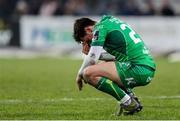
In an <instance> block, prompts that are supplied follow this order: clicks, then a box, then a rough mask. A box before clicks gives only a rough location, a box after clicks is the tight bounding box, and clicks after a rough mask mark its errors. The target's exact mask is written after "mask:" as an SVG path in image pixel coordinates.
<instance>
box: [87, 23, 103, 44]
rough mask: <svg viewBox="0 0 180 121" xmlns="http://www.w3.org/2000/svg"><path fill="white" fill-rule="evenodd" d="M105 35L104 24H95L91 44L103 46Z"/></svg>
mask: <svg viewBox="0 0 180 121" xmlns="http://www.w3.org/2000/svg"><path fill="white" fill-rule="evenodd" d="M106 35H107V29H106V28H105V27H104V25H102V24H101V25H97V26H95V28H94V30H93V39H92V43H91V46H103V45H104V42H105V39H106Z"/></svg>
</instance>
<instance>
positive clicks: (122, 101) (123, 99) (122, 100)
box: [121, 94, 130, 103]
mask: <svg viewBox="0 0 180 121" xmlns="http://www.w3.org/2000/svg"><path fill="white" fill-rule="evenodd" d="M129 99H130V96H129V95H128V94H126V95H125V96H124V97H123V98H122V99H121V103H125V102H126V101H128V100H129Z"/></svg>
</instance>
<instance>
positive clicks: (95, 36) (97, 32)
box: [92, 31, 99, 40]
mask: <svg viewBox="0 0 180 121" xmlns="http://www.w3.org/2000/svg"><path fill="white" fill-rule="evenodd" d="M98 39H99V31H95V32H94V35H93V39H92V40H98Z"/></svg>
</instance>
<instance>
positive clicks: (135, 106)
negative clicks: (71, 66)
mask: <svg viewBox="0 0 180 121" xmlns="http://www.w3.org/2000/svg"><path fill="white" fill-rule="evenodd" d="M73 36H74V39H75V41H76V42H78V43H82V45H83V53H85V54H86V57H85V59H84V61H83V63H82V66H81V68H80V70H79V72H78V74H77V78H76V82H77V85H78V87H79V90H82V87H83V80H84V81H85V82H87V83H88V84H90V85H92V86H93V87H95V88H96V89H98V90H100V91H102V92H105V93H107V94H110V95H112V96H113V97H114V98H116V99H117V100H118V101H119V102H120V104H119V108H118V111H117V112H116V115H121V114H125V115H132V114H134V113H136V112H139V111H140V110H141V109H142V106H141V104H140V102H139V100H138V98H137V97H135V96H134V95H133V93H132V91H131V89H133V88H134V87H137V86H145V85H147V84H149V83H150V82H151V80H152V78H153V77H154V73H155V63H154V60H153V58H152V56H151V55H150V53H149V50H148V49H147V48H146V46H145V44H144V42H143V40H142V39H141V37H140V35H139V34H137V33H136V32H135V31H134V30H133V29H132V28H131V27H130V26H129V25H128V24H126V23H125V22H123V21H121V20H120V19H118V18H115V17H113V16H103V17H102V19H101V20H100V21H99V22H96V21H93V20H91V19H89V18H80V19H77V20H76V21H75V23H74V35H73ZM104 50H105V51H106V52H108V53H109V54H110V55H112V56H113V57H115V60H114V61H106V62H103V63H98V60H99V59H100V57H102V55H103V54H102V53H103V52H104ZM110 55H109V56H108V55H105V57H107V58H109V59H110V60H111V57H112V56H110ZM113 57H112V58H113Z"/></svg>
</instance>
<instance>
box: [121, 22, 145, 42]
mask: <svg viewBox="0 0 180 121" xmlns="http://www.w3.org/2000/svg"><path fill="white" fill-rule="evenodd" d="M120 27H121V29H122V30H123V31H124V30H126V29H129V30H130V32H129V36H130V38H131V39H132V40H133V41H134V43H135V44H137V43H139V42H141V41H142V40H141V39H140V38H139V37H135V35H136V32H135V31H134V30H132V29H131V28H130V27H129V26H128V25H126V24H121V26H120Z"/></svg>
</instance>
